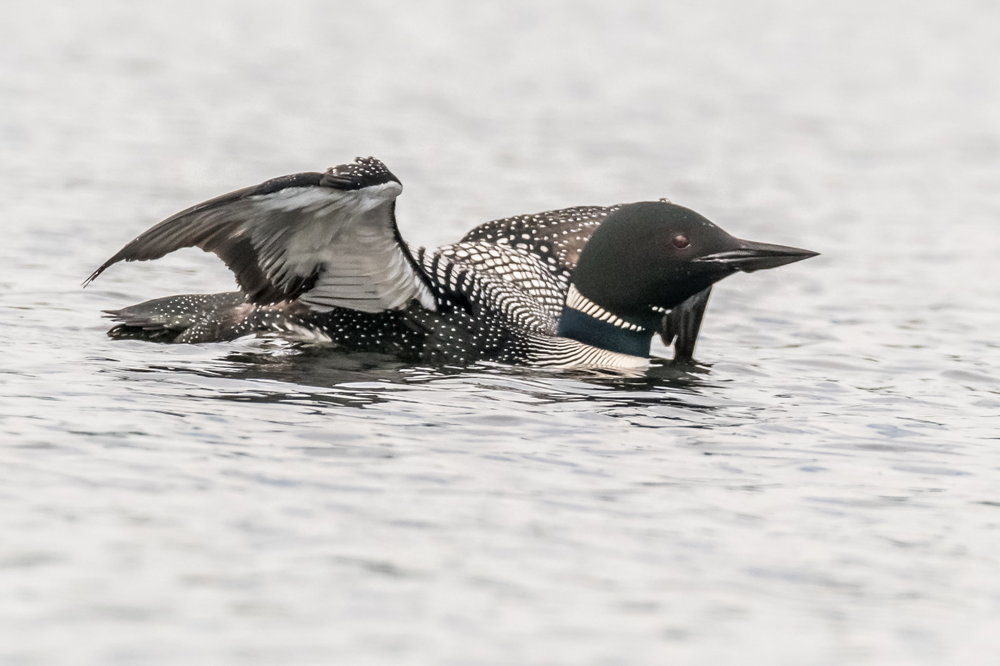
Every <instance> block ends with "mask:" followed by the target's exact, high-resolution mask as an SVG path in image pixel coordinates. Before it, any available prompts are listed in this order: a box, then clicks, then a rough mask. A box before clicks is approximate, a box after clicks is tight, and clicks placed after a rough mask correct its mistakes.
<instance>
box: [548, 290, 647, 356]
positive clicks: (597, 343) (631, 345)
mask: <svg viewBox="0 0 1000 666" xmlns="http://www.w3.org/2000/svg"><path fill="white" fill-rule="evenodd" d="M654 326H655V323H654V322H652V321H647V322H643V323H642V324H638V323H635V322H631V321H627V320H625V319H622V318H621V317H619V316H617V315H614V314H612V313H610V312H608V311H607V310H605V309H604V308H602V307H601V306H600V305H598V304H596V303H594V302H593V301H591V300H590V299H589V298H587V297H586V296H584V295H583V294H581V293H580V292H579V291H577V289H576V287H575V286H574V285H570V287H569V293H568V294H567V295H566V304H565V306H564V307H563V311H562V316H561V317H559V329H558V332H557V335H560V336H562V337H564V338H572V339H574V340H577V341H578V342H582V343H584V344H587V345H590V346H592V347H599V348H601V349H607V350H609V351H613V352H618V353H619V354H628V355H630V356H641V357H644V358H645V357H648V356H649V347H650V344H651V342H652V340H653V327H654Z"/></svg>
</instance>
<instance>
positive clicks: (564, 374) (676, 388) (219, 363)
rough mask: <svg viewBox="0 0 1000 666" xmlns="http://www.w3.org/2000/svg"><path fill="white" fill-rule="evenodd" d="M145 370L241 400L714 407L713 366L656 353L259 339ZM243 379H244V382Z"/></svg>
mask: <svg viewBox="0 0 1000 666" xmlns="http://www.w3.org/2000/svg"><path fill="white" fill-rule="evenodd" d="M132 370H133V371H140V372H164V371H168V372H180V373H185V374H190V375H196V376H199V377H204V378H212V379H213V380H216V381H217V380H220V379H224V380H237V381H240V382H241V383H240V384H237V385H235V386H234V385H231V384H229V385H227V386H226V387H225V390H218V388H219V387H217V386H215V385H214V384H213V385H212V386H211V387H209V386H206V387H205V388H206V389H209V390H207V391H206V392H205V393H203V394H202V395H204V396H205V397H210V398H213V399H219V400H229V401H239V402H264V403H292V404H300V405H301V404H304V403H310V404H336V405H341V406H350V407H365V406H368V405H373V404H377V403H383V402H388V401H393V400H400V399H405V396H406V395H407V394H413V393H415V392H416V391H421V392H422V395H424V396H426V392H427V391H428V390H430V391H435V392H438V391H440V394H441V396H440V397H441V399H442V400H443V401H446V400H447V399H448V395H449V393H450V392H454V391H459V392H462V393H463V394H468V393H469V392H470V391H474V392H481V393H483V394H488V396H485V395H484V399H496V396H497V394H498V392H499V394H500V395H508V396H509V395H511V394H520V395H521V396H523V397H527V398H530V400H531V403H532V404H533V405H535V406H538V405H540V404H541V405H545V404H556V403H570V402H584V401H589V402H594V403H599V405H598V404H595V407H598V408H599V409H600V410H601V411H605V410H606V409H607V408H608V407H618V408H621V407H641V406H644V405H672V406H676V407H683V408H686V409H693V410H711V409H714V407H715V401H714V400H711V399H706V398H705V396H704V394H703V393H704V389H706V388H708V387H712V386H714V385H713V384H711V382H710V375H709V367H708V366H706V365H700V364H695V363H691V362H686V363H674V362H672V361H669V360H664V359H653V362H652V364H651V366H650V368H649V369H648V370H647V371H645V372H644V373H638V374H634V375H622V374H619V373H614V372H609V371H552V370H539V369H535V368H527V367H513V366H505V365H499V364H478V365H472V366H467V367H453V366H425V365H416V364H412V363H406V362H403V361H400V360H399V359H398V358H396V357H393V356H390V355H385V354H373V353H357V352H344V351H341V350H337V349H330V348H316V347H308V346H302V347H297V346H294V345H289V346H283V347H274V346H270V345H261V346H254V347H252V348H244V349H239V350H234V351H231V352H229V353H227V354H225V355H224V356H221V357H219V358H217V359H215V360H213V361H211V362H209V363H190V364H188V363H185V364H181V365H155V366H149V367H147V368H146V369H144V370H140V369H138V368H133V369H132ZM243 382H246V383H245V384H244V383H243Z"/></svg>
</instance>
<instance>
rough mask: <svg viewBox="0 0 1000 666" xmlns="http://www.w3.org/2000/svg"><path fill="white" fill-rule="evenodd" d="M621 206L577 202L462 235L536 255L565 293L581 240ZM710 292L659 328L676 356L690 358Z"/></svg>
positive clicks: (684, 305)
mask: <svg viewBox="0 0 1000 666" xmlns="http://www.w3.org/2000/svg"><path fill="white" fill-rule="evenodd" d="M621 206H622V205H621V204H618V205H614V206H577V207H575V208H563V209H561V210H552V211H548V212H545V213H537V214H535V215H517V216H515V217H507V218H504V219H502V220H493V221H491V222H486V223H484V224H481V225H479V226H478V227H476V228H475V229H473V230H472V231H470V232H469V233H467V234H466V235H465V237H464V238H463V239H462V241H463V242H465V241H474V242H484V243H496V244H498V245H508V246H511V247H514V248H516V249H519V250H521V251H524V252H528V253H530V254H533V255H535V256H536V257H537V258H539V259H540V260H541V261H542V263H543V265H544V266H545V267H546V268H547V269H548V270H549V272H550V273H551V274H552V275H553V277H555V278H556V280H557V281H558V283H559V285H560V286H561V288H562V295H563V298H565V295H566V291H567V290H568V289H569V283H570V278H571V276H572V274H573V270H574V269H575V268H576V263H577V261H578V260H579V258H580V252H582V251H583V246H584V245H586V244H587V241H588V240H590V236H591V235H592V234H593V233H594V230H596V229H597V227H599V226H600V225H601V222H603V221H604V218H606V217H607V216H608V215H610V214H611V213H613V212H615V211H616V210H618V209H619V208H621ZM710 293H711V287H709V288H708V289H706V290H705V291H702V292H700V293H698V294H695V295H694V296H692V297H691V298H689V299H688V300H686V301H684V302H683V303H681V304H680V305H678V306H677V307H676V308H674V309H673V310H671V311H670V312H668V313H666V314H664V317H663V320H662V321H661V323H660V330H659V333H660V337H661V338H662V339H663V343H664V344H666V345H667V346H670V344H671V343H673V345H674V358H675V359H684V360H690V359H691V357H692V354H693V352H694V345H695V342H697V340H698V331H699V329H700V328H701V320H702V317H703V316H704V314H705V308H706V306H707V305H708V296H709V294H710Z"/></svg>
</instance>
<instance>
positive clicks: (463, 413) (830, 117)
mask: <svg viewBox="0 0 1000 666" xmlns="http://www.w3.org/2000/svg"><path fill="white" fill-rule="evenodd" d="M998 33H1000V6H998V5H996V4H995V3H991V2H985V1H984V2H974V1H970V2H953V3H931V2H901V1H900V2H869V3H851V2H848V3H833V4H828V3H819V2H791V1H789V2H779V1H751V2H735V1H730V2H720V3H660V2H652V1H648V2H632V3H625V4H618V5H613V6H612V5H610V4H609V3H601V2H596V1H594V2H591V1H585V2H552V3H536V2H529V1H528V0H524V1H520V0H518V1H516V2H505V3H494V4H491V5H484V4H482V3H461V2H429V3H419V4H417V3H412V4H410V5H405V6H404V5H403V4H402V3H388V2H374V3H343V2H301V3H295V4H291V3H289V6H287V7H286V6H280V5H277V4H275V3H265V2H258V1H256V0H254V1H250V2H246V1H245V2H217V3H195V2H187V1H185V2H174V3H165V4H160V5H156V6H153V5H149V4H145V3H129V2H124V1H122V2H100V3H97V2H94V3H69V2H54V3H45V4H39V3H33V2H32V3H29V2H19V1H15V2H9V3H7V4H6V5H5V13H4V21H3V22H2V23H0V57H2V61H0V62H2V66H0V91H2V99H3V105H2V107H3V108H2V110H0V145H2V147H3V154H4V159H3V160H0V195H2V196H0V225H2V230H3V234H2V243H0V266H2V268H3V271H2V273H0V287H2V288H0V312H2V316H0V344H2V345H3V349H4V352H3V355H2V357H0V358H2V361H0V373H2V375H0V376H2V379H0V419H2V421H0V475H2V476H0V478H2V483H0V534H2V535H3V537H2V540H0V663H3V664H17V665H19V666H20V665H22V664H28V665H30V664H50V663H100V664H176V663H213V664H222V663H231V664H362V663H365V664H368V663H385V664H665V663H690V664H713V665H714V664H721V663H741V664H845V663H850V664H879V665H883V664H918V663H919V664H945V663H947V664H980V663H982V664H987V663H994V661H995V659H996V638H995V636H996V635H997V632H998V631H1000V620H998V618H1000V554H998V553H1000V491H998V490H997V488H998V484H997V480H998V474H1000V452H998V447H1000V430H998V427H997V426H998V416H1000V384H998V379H997V375H998V371H1000V341H998V340H1000V338H998V333H997V331H1000V314H998V307H997V306H998V304H1000V271H998V269H997V257H998V256H1000V232H998V230H997V220H998V218H1000V108H998V104H1000V84H998V82H1000V58H998V57H997V46H996V45H997V44H1000V34H998ZM368 154H373V155H376V156H378V157H380V158H382V159H384V160H385V161H386V162H387V163H388V164H389V165H390V167H391V168H392V169H393V170H394V171H395V173H397V174H398V175H399V176H400V178H401V179H402V180H403V182H404V183H405V185H406V188H407V189H406V191H405V192H404V194H403V196H402V198H401V199H400V207H399V214H400V219H401V226H402V231H403V233H404V235H406V237H407V238H409V239H411V240H413V241H414V242H416V243H420V244H428V245H434V244H438V243H443V242H447V241H450V240H454V239H456V238H457V237H459V236H460V235H461V234H462V233H463V232H464V231H465V230H467V229H468V228H470V227H471V226H472V225H474V224H476V223H479V222H482V221H485V220H487V219H490V218H495V217H501V216H506V215H510V214H515V213H523V212H533V211H539V210H546V209H550V208H557V207H563V206H567V205H577V204H610V203H614V202H620V201H634V200H641V199H653V198H657V197H660V196H669V197H670V198H672V199H673V200H675V201H677V202H679V203H682V204H685V205H688V206H691V207H693V208H695V209H696V210H699V211H700V212H702V213H704V214H706V215H707V216H708V217H710V218H712V219H714V220H716V221H717V222H719V223H720V224H721V225H722V226H723V227H725V228H727V229H728V230H730V231H732V232H733V233H735V234H737V235H741V236H745V237H748V238H753V239H758V240H763V241H770V242H777V243H786V244H791V245H797V246H802V247H808V248H811V249H815V250H818V251H820V252H822V253H823V255H822V256H821V257H818V258H816V259H811V260H809V261H808V262H805V263H802V264H796V265H794V266H790V267H787V268H782V269H779V270H777V271H773V272H765V273H761V274H754V275H752V276H743V275H741V276H737V277H735V278H733V279H732V280H729V281H727V282H726V283H724V284H722V285H721V286H720V287H719V288H718V289H716V290H715V294H714V295H713V300H712V303H711V304H710V306H709V312H708V316H707V317H706V323H705V327H704V328H703V333H702V335H703V337H702V340H701V342H700V345H699V349H698V354H697V355H698V357H699V359H700V360H701V361H702V364H701V365H698V366H696V367H687V368H678V367H672V366H671V365H670V364H669V363H667V362H663V363H661V364H659V365H657V366H656V367H654V368H653V369H652V370H651V371H650V372H649V373H648V374H647V375H646V376H645V377H642V378H630V379H622V378H615V377H612V376H600V375H571V374H558V373H550V372H549V373H541V372H535V371H530V370H525V369H512V368H505V367H476V368H468V369H459V368H424V367H412V366H407V365H401V364H399V363H397V362H394V361H392V360H391V359H386V358H380V357H374V356H365V355H342V354H337V353H333V352H330V351H316V350H301V349H295V348H293V347H289V346H283V345H280V344H277V343H273V342H261V341H253V340H242V341H237V342H234V343H231V344H217V345H201V346H186V347H185V346H162V345H153V344H144V343H138V342H117V343H116V342H112V341H110V340H108V339H107V338H105V337H104V330H105V328H106V326H107V324H106V322H104V321H102V320H101V319H100V318H99V316H98V312H99V310H101V309H102V308H109V307H116V306H121V305H125V304H129V303H133V302H137V301H139V300H143V299H146V298H151V297H155V296H161V295H166V294H170V293H184V292H197V291H221V290H226V289H229V288H230V287H231V284H232V282H231V278H230V276H229V275H228V274H227V272H226V271H225V270H224V268H222V267H221V265H219V264H218V263H217V262H216V261H215V260H214V258H213V257H210V256H207V255H203V254H201V253H198V252H190V253H180V254H178V255H177V256H172V257H169V258H167V259H164V260H162V261H159V262H155V263H151V264H129V265H121V266H116V267H115V268H114V269H112V270H111V271H109V272H108V274H107V275H106V276H103V277H102V278H101V279H100V280H99V281H98V282H96V283H95V284H94V285H93V286H92V287H91V288H89V289H87V290H86V291H81V290H80V288H79V284H80V282H81V281H82V279H83V278H84V277H85V276H86V275H87V274H88V273H89V272H90V271H91V270H92V269H93V268H94V267H95V266H96V265H97V264H99V263H100V262H101V261H103V260H104V259H105V258H107V257H108V256H109V255H110V254H111V253H112V252H113V251H115V250H116V249H117V248H118V247H120V246H121V245H122V244H123V243H124V242H125V241H127V240H128V239H130V238H131V237H132V236H133V235H135V234H136V233H138V232H139V231H141V230H143V229H144V228H146V227H147V226H149V225H150V224H151V223H153V222H155V221H157V220H159V219H161V218H163V217H165V216H166V215H169V214H170V213H173V212H175V211H176V210H179V209H181V208H183V207H186V206H187V205H189V204H192V203H195V202H197V201H201V200H203V199H205V198H208V197H210V196H213V195H215V194H218V193H221V192H224V191H227V190H230V189H234V188H236V187H240V186H243V185H248V184H251V183H254V182H258V181H261V180H264V179H266V178H268V177H271V176H275V175H279V174H283V173H291V172H295V171H303V170H316V169H322V168H324V167H326V166H329V165H331V164H335V163H339V162H343V161H346V160H349V159H351V158H353V157H354V156H355V155H368ZM658 353H661V354H666V351H665V350H664V349H662V348H658Z"/></svg>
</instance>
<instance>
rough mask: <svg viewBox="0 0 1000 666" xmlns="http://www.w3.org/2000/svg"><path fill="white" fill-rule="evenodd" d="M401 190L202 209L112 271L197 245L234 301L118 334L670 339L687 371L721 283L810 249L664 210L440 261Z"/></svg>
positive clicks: (431, 345) (609, 347) (299, 186)
mask: <svg viewBox="0 0 1000 666" xmlns="http://www.w3.org/2000/svg"><path fill="white" fill-rule="evenodd" d="M401 191H402V185H401V184H400V182H399V179H398V178H396V176H394V175H393V174H392V172H390V171H389V170H388V169H387V168H386V167H385V165H384V164H383V163H382V162H380V161H379V160H377V159H375V158H372V157H369V158H357V159H356V160H355V161H354V162H353V163H350V164H343V165H340V166H336V167H332V168H330V169H328V170H327V171H326V172H324V173H300V174H295V175H290V176H282V177H280V178H274V179H272V180H268V181H266V182H264V183H262V184H260V185H257V186H254V187H248V188H245V189H241V190H237V191H235V192H232V193H230V194H225V195H222V196H220V197H217V198H215V199H211V200H209V201H206V202H204V203H201V204H198V205H196V206H193V207H191V208H188V209H187V210H184V211H181V212H179V213H177V214H176V215H173V216H171V217H169V218H167V219H166V220H164V221H163V222H160V223H159V224H157V225H155V226H153V227H152V228H151V229H149V230H147V231H146V232H144V233H142V234H141V235H139V236H138V237H137V238H136V239H135V240H133V241H132V242H130V243H128V244H127V245H126V246H125V247H123V248H122V249H121V250H119V251H118V253H117V254H115V255H114V256H113V257H111V258H110V259H108V260H107V261H106V262H104V263H103V264H102V265H101V266H100V267H99V268H98V269H97V270H96V271H94V273H93V274H92V275H91V276H90V277H89V278H88V279H87V280H86V282H85V283H84V285H87V284H89V283H90V282H91V281H92V280H94V279H95V278H96V277H97V276H98V275H100V274H101V273H102V272H104V270H105V269H107V268H108V267H109V266H111V265H112V264H115V263H117V262H119V261H123V260H124V261H138V260H147V259H157V258H159V257H162V256H164V255H166V254H168V253H170V252H173V251H174V250H178V249H181V248H185V247H199V248H201V249H202V250H205V251H208V252H212V253H214V254H216V255H218V256H219V257H220V258H221V259H222V260H223V261H224V262H225V263H226V265H227V266H228V267H229V268H230V270H232V272H233V273H234V274H235V275H236V280H237V283H238V284H239V286H240V289H241V291H238V292H228V293H222V294H198V295H181V296H169V297H166V298H159V299H155V300H151V301H146V302H144V303H139V304H137V305H132V306H130V307H126V308H123V309H121V310H113V311H107V314H108V315H109V316H111V317H112V318H113V319H115V320H117V321H118V322H120V323H119V324H118V325H116V326H115V327H114V328H112V329H111V330H110V331H108V335H109V336H111V337H112V338H138V339H144V340H154V341H162V342H186V343H198V342H212V341H222V340H232V339H235V338H237V337H241V336H244V335H251V334H265V335H267V334H269V335H278V336H282V337H285V338H289V339H293V340H308V341H316V342H323V343H332V344H333V345H336V346H339V347H343V348H346V349H351V350H365V351H380V352H388V353H392V354H396V355H398V356H400V357H403V358H405V359H408V360H414V361H423V362H430V363H447V364H466V363H471V362H474V361H479V360H489V361H498V362H503V363H514V364H526V365H533V366H548V367H559V368H619V369H641V368H644V367H646V366H647V365H648V357H649V352H650V342H651V340H652V337H653V335H654V334H656V333H659V334H660V335H661V336H662V338H663V340H664V342H665V343H666V344H668V345H669V344H671V343H673V344H674V346H675V357H677V358H690V356H691V353H692V351H693V348H694V343H695V340H696V338H697V335H698V330H699V327H700V324H701V318H702V315H703V313H704V310H705V306H706V304H707V301H708V294H709V292H710V290H711V287H712V285H713V284H714V283H715V282H718V281H719V280H721V279H722V278H724V277H727V276H729V275H732V274H733V273H735V272H737V271H745V272H751V271H755V270H760V269H764V268H774V267H776V266H782V265H785V264H789V263H792V262H794V261H799V260H801V259H806V258H808V257H812V256H815V254H816V253H815V252H810V251H808V250H800V249H797V248H793V247H786V246H781V245H770V244H766V243H756V242H752V241H746V240H740V239H737V238H734V237H733V236H730V235H729V234H728V233H726V232H725V231H723V230H722V229H720V228H719V227H717V226H716V225H715V224H713V223H712V222H710V221H709V220H707V219H706V218H704V217H702V216H701V215H699V214H698V213H696V212H694V211H692V210H689V209H687V208H684V207H682V206H678V205H675V204H673V203H670V202H668V201H667V200H665V199H664V200H660V201H648V202H639V203H631V204H619V205H615V206H608V207H598V206H591V207H575V208H566V209H562V210H554V211H550V212H546V213H539V214H537V215H520V216H516V217H510V218H506V219H502V220H494V221H492V222H487V223H485V224H482V225H480V226H478V227H476V228H475V229H473V230H472V231H471V232H469V233H468V234H466V235H465V237H464V238H462V240H461V241H459V242H458V243H454V244H452V245H446V246H444V247H441V248H438V249H436V250H428V249H424V248H417V249H413V248H410V247H409V246H408V245H407V244H406V243H405V242H404V241H403V239H402V237H401V236H400V233H399V229H398V227H397V225H396V216H395V206H396V197H397V196H398V195H399V194H400V192H401Z"/></svg>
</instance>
